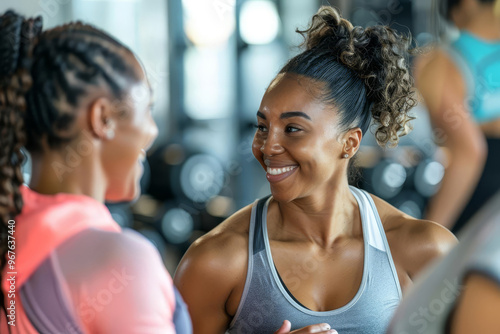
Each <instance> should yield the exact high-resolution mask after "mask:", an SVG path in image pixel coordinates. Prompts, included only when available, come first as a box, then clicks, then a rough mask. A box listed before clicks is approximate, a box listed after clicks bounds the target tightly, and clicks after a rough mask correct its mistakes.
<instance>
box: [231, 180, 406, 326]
mask: <svg viewBox="0 0 500 334" xmlns="http://www.w3.org/2000/svg"><path fill="white" fill-rule="evenodd" d="M350 190H351V193H352V194H353V195H354V197H355V198H356V201H357V202H358V206H359V211H360V215H361V224H362V227H363V241H364V266H363V277H362V279H361V285H360V287H359V289H358V292H357V293H356V295H355V296H354V298H353V299H352V300H351V301H350V302H349V303H347V304H346V305H344V306H342V307H340V308H338V309H335V310H330V311H321V312H317V311H312V310H310V309H308V308H306V307H304V306H303V305H302V304H300V303H299V301H297V300H296V299H295V298H294V297H293V295H291V294H290V292H289V290H288V289H287V288H286V286H285V285H284V284H283V282H282V280H281V278H280V276H279V273H278V272H277V270H276V267H275V266H274V262H273V258H272V254H271V248H270V245H269V238H268V235H267V207H268V205H269V198H264V199H261V200H259V201H256V202H255V203H254V206H253V210H252V215H251V218H250V228H249V257H248V270H247V278H246V282H245V288H244V290H243V295H242V296H241V300H240V304H239V307H238V310H237V312H236V314H235V316H234V318H233V320H232V322H231V324H230V328H229V329H228V331H227V332H226V334H227V333H229V334H236V333H237V334H243V333H245V334H246V333H259V334H266V333H274V332H275V331H276V330H278V329H279V328H280V327H281V325H282V323H283V320H285V319H287V320H290V321H291V323H292V330H295V329H298V328H302V327H305V326H308V325H314V324H318V323H323V322H326V323H328V324H330V326H331V327H332V328H333V329H336V330H337V332H338V333H340V334H360V333H363V334H383V333H385V331H386V329H387V326H388V325H389V321H390V319H391V317H392V316H393V313H394V311H395V310H396V307H397V306H398V305H399V303H400V300H401V287H400V285H399V279H398V276H397V272H396V268H395V266H394V262H393V260H392V256H391V251H390V249H389V245H388V242H387V239H386V236H385V232H384V228H383V226H382V223H381V221H380V217H379V215H378V211H377V208H376V206H375V204H374V202H373V200H372V198H371V197H370V195H369V194H368V193H366V192H365V191H363V190H360V189H357V188H355V187H350ZM322 265H323V264H322ZM310 267H311V268H310V270H311V272H313V271H314V263H313V264H311V266H310Z"/></svg>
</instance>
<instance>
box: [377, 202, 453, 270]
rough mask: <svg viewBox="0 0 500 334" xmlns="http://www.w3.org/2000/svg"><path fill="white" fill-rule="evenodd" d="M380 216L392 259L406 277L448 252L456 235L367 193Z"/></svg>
mask: <svg viewBox="0 0 500 334" xmlns="http://www.w3.org/2000/svg"><path fill="white" fill-rule="evenodd" d="M371 197H372V198H373V201H374V203H375V206H376V207H377V210H378V212H379V215H380V220H381V222H382V225H383V227H384V230H385V233H386V236H387V240H388V242H389V245H390V248H391V252H392V256H393V258H394V259H395V260H396V261H397V262H399V263H401V265H402V266H403V267H404V268H405V270H406V271H407V272H408V274H409V275H410V277H412V276H413V275H414V274H415V273H417V272H419V271H420V270H421V269H422V268H423V267H425V266H426V265H427V264H428V263H430V262H431V261H432V260H434V259H436V258H439V257H441V256H443V255H445V254H446V253H448V252H449V251H450V249H451V248H453V247H454V246H455V245H456V244H457V242H458V241H457V238H456V237H455V236H454V235H453V233H451V232H450V231H449V230H448V229H446V228H445V227H443V226H442V225H440V224H438V223H435V222H432V221H429V220H423V219H416V218H414V217H411V216H409V215H407V214H405V213H404V212H402V211H400V210H398V209H397V208H395V207H394V206H392V205H391V204H389V203H387V202H386V201H384V200H382V199H381V198H379V197H377V196H375V195H371Z"/></svg>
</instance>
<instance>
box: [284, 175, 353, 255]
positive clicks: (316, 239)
mask: <svg viewBox="0 0 500 334" xmlns="http://www.w3.org/2000/svg"><path fill="white" fill-rule="evenodd" d="M278 210H279V218H278V219H279V221H280V225H281V228H280V229H279V230H280V233H283V235H282V236H281V237H284V238H288V237H290V238H299V239H303V240H304V241H305V240H308V241H311V242H313V243H316V244H318V245H319V246H320V247H325V248H326V247H330V246H331V245H332V244H333V243H335V242H336V240H338V239H339V238H342V237H353V236H359V235H362V228H361V224H360V222H361V220H360V214H359V208H358V204H357V201H356V199H355V198H354V196H353V195H352V193H351V191H350V189H349V185H348V183H347V180H343V181H341V182H340V183H339V184H337V185H331V184H328V185H325V186H324V187H323V189H317V190H316V191H315V192H314V194H310V195H309V196H306V197H303V198H300V199H296V200H293V201H291V202H289V203H278Z"/></svg>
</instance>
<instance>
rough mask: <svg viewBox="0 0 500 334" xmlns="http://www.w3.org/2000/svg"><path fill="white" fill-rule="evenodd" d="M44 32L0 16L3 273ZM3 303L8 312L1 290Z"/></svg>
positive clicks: (37, 23)
mask: <svg viewBox="0 0 500 334" xmlns="http://www.w3.org/2000/svg"><path fill="white" fill-rule="evenodd" d="M41 30H42V20H41V18H36V19H30V20H24V19H23V18H22V17H20V16H18V15H16V14H15V13H14V12H12V11H8V12H7V13H5V14H4V15H2V16H1V17H0V32H1V33H0V274H1V272H2V271H3V268H4V266H5V265H6V262H7V259H6V253H7V251H8V242H7V241H8V235H9V234H8V232H9V229H8V222H9V220H11V219H13V218H14V217H15V216H16V215H17V214H19V213H20V212H21V210H22V206H23V199H22V196H21V193H20V189H19V187H20V186H21V184H22V183H23V181H24V180H23V175H22V171H21V166H22V163H23V160H24V155H23V153H22V151H21V148H22V147H23V145H24V144H25V143H26V135H25V129H24V121H23V118H24V114H25V111H26V101H25V99H24V95H25V94H26V92H27V91H28V89H29V87H30V85H31V76H30V74H29V67H30V61H29V59H30V57H29V55H30V53H31V44H32V41H33V39H34V38H35V37H36V36H37V35H39V33H40V32H41ZM0 303H1V308H2V309H4V310H5V303H4V295H3V291H2V290H1V289H0Z"/></svg>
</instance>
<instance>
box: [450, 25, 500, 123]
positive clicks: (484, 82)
mask: <svg viewBox="0 0 500 334" xmlns="http://www.w3.org/2000/svg"><path fill="white" fill-rule="evenodd" d="M445 50H446V51H447V53H448V54H449V55H450V57H451V58H452V60H453V61H454V63H455V64H456V66H457V67H458V69H459V70H460V72H461V73H462V76H463V78H464V80H465V83H466V85H467V101H466V102H467V104H468V106H469V108H470V111H471V113H472V117H473V118H474V119H475V120H476V122H478V123H485V122H489V121H492V120H495V119H497V118H500V40H497V41H486V40H482V39H480V38H478V37H476V36H475V35H473V34H471V33H469V32H467V31H461V32H460V37H459V38H458V39H457V40H455V41H454V42H452V43H451V44H450V45H449V46H448V47H445Z"/></svg>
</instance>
